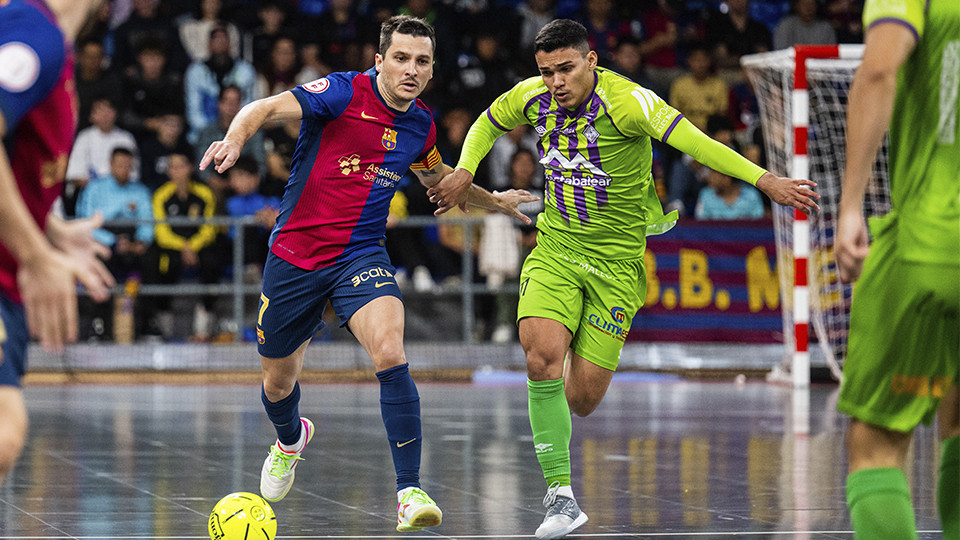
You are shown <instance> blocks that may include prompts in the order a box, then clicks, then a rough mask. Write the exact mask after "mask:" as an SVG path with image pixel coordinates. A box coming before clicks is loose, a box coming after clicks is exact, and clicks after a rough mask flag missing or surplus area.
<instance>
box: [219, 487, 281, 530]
mask: <svg viewBox="0 0 960 540" xmlns="http://www.w3.org/2000/svg"><path fill="white" fill-rule="evenodd" d="M207 530H208V532H209V533H210V539H211V540H273V539H274V537H276V536H277V516H276V515H275V514H274V513H273V508H270V505H269V504H267V501H265V500H263V499H262V498H261V497H260V496H259V495H254V494H253V493H244V492H240V493H231V494H229V495H227V496H226V497H224V498H222V499H220V502H218V503H217V505H216V506H214V507H213V512H210V520H209V521H208V522H207Z"/></svg>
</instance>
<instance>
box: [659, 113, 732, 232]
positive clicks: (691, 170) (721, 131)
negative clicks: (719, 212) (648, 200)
mask: <svg viewBox="0 0 960 540" xmlns="http://www.w3.org/2000/svg"><path fill="white" fill-rule="evenodd" d="M706 127H707V129H706V134H707V135H709V136H710V137H711V138H713V139H715V140H717V141H720V142H722V143H723V144H725V145H727V146H730V147H731V148H733V149H734V150H738V151H739V147H738V145H737V142H736V140H735V139H734V133H733V123H732V122H731V121H730V119H729V118H727V117H726V116H721V115H715V116H711V117H710V118H709V119H708V120H707V126H706ZM706 175H707V170H706V168H705V167H704V166H703V165H701V164H700V163H698V162H697V161H694V160H693V158H692V157H690V156H688V155H687V154H683V156H681V158H680V159H678V160H675V161H674V162H673V163H672V165H671V166H670V181H669V186H668V189H669V195H668V197H667V198H668V199H669V201H670V202H669V204H668V205H667V208H666V209H667V210H677V211H678V212H679V213H680V214H681V215H689V214H690V209H692V208H695V206H696V202H697V200H698V197H699V194H700V187H701V180H706Z"/></svg>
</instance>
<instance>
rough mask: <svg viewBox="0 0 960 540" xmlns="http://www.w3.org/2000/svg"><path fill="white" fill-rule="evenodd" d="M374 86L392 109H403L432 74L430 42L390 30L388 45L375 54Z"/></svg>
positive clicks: (423, 37) (431, 44) (414, 97)
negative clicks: (375, 85)
mask: <svg viewBox="0 0 960 540" xmlns="http://www.w3.org/2000/svg"><path fill="white" fill-rule="evenodd" d="M376 67H377V73H378V74H379V75H378V76H377V87H378V88H379V89H380V93H381V94H383V99H384V100H386V102H387V104H388V105H390V106H391V107H393V108H394V109H397V110H401V111H405V110H407V108H408V107H409V106H410V103H412V102H413V100H415V99H417V97H418V96H419V95H420V93H421V92H423V89H424V88H426V86H427V83H428V82H430V79H431V78H433V42H432V41H430V38H428V37H425V36H411V35H409V34H399V33H397V32H394V33H393V38H392V41H391V43H390V48H388V49H387V52H386V54H385V55H383V56H380V55H379V54H377V58H376Z"/></svg>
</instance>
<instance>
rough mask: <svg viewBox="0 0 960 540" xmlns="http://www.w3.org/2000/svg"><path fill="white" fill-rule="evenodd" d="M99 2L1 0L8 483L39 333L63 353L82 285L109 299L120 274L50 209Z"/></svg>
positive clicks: (0, 415) (0, 401) (0, 212)
mask: <svg viewBox="0 0 960 540" xmlns="http://www.w3.org/2000/svg"><path fill="white" fill-rule="evenodd" d="M97 4H99V1H98V0H49V1H47V2H46V3H44V2H41V1H39V0H34V1H24V0H0V137H2V138H3V145H2V147H0V244H2V245H0V322H2V324H0V341H2V342H3V346H2V357H0V482H2V480H3V478H4V477H5V476H6V474H7V473H8V472H9V470H10V468H11V467H12V466H13V464H14V462H15V461H16V459H17V457H18V456H19V455H20V451H21V450H22V448H23V444H24V441H25V439H26V434H27V411H26V407H25V406H24V403H23V394H22V392H21V391H20V379H21V377H23V374H24V372H25V371H26V352H27V343H28V341H29V339H30V336H31V335H33V336H34V337H36V338H38V339H39V340H40V343H41V345H43V346H44V347H46V348H48V349H51V350H54V351H59V350H61V349H62V347H63V344H64V343H66V342H70V341H73V340H75V339H76V336H77V295H76V283H77V281H78V280H79V281H80V282H81V283H83V284H84V285H85V286H86V287H87V289H88V291H89V292H90V295H91V296H93V297H94V298H95V299H99V300H100V301H103V300H106V298H107V297H108V295H109V288H110V287H111V286H112V285H113V279H112V277H111V276H110V273H109V271H107V269H106V267H104V266H103V264H102V263H101V262H100V261H99V260H98V259H97V255H98V254H100V255H104V254H108V253H109V250H108V249H107V248H105V247H104V246H102V245H100V244H97V243H96V242H95V241H94V240H93V238H92V236H91V231H92V230H93V229H95V228H97V227H99V226H100V221H101V220H100V219H99V218H98V219H93V220H80V221H74V222H65V221H63V220H62V219H60V218H58V217H56V216H55V215H53V214H51V212H50V209H51V207H52V205H53V203H54V202H55V201H56V199H57V197H58V196H59V194H60V189H61V183H62V182H63V178H64V173H65V172H66V166H67V158H68V156H69V154H70V148H71V147H72V146H73V135H74V130H75V128H76V111H75V110H74V102H75V101H76V95H75V94H74V90H73V46H72V42H73V39H74V38H75V36H76V32H77V31H78V29H79V28H80V27H81V25H82V24H83V22H84V21H85V20H86V17H87V16H88V14H89V13H90V11H92V10H93V9H94V8H95V7H96V5H97Z"/></svg>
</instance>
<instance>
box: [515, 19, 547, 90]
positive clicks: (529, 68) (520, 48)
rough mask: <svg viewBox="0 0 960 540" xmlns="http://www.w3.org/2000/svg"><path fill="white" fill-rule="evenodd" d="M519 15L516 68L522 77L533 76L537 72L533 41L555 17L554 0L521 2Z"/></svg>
mask: <svg viewBox="0 0 960 540" xmlns="http://www.w3.org/2000/svg"><path fill="white" fill-rule="evenodd" d="M517 17H518V26H519V29H518V38H517V54H515V55H514V69H515V70H516V71H517V73H518V74H519V75H520V76H521V77H531V76H533V75H536V73H537V63H536V62H535V61H534V60H533V58H534V56H533V41H534V39H536V37H537V32H539V31H540V29H541V28H543V25H545V24H547V23H548V22H550V21H552V20H553V19H554V18H555V14H554V0H526V1H525V2H521V3H520V4H519V5H517Z"/></svg>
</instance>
